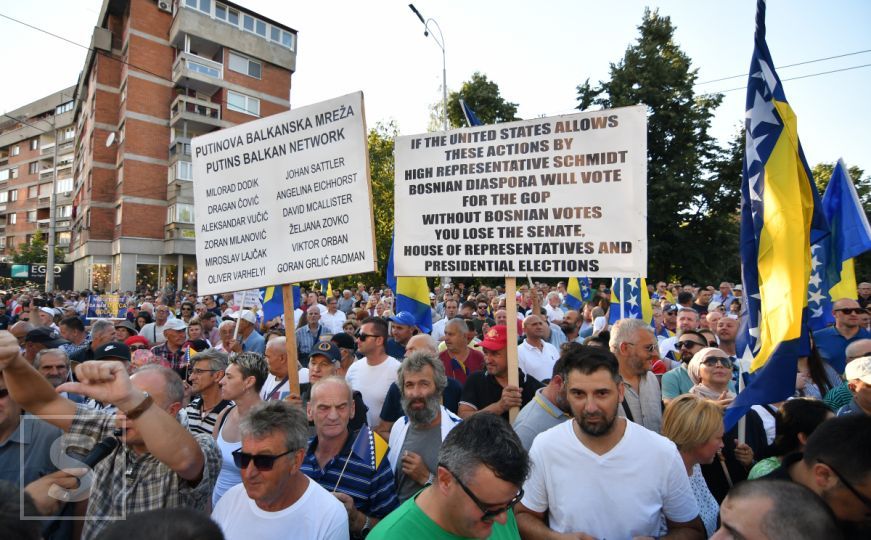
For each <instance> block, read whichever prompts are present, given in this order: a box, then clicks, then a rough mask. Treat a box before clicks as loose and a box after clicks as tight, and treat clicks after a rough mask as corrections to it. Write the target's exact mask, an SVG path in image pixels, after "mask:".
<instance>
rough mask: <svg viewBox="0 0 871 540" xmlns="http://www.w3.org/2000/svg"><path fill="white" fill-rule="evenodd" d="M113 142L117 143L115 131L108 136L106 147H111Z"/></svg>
mask: <svg viewBox="0 0 871 540" xmlns="http://www.w3.org/2000/svg"><path fill="white" fill-rule="evenodd" d="M113 144H115V132H114V131H113V132H112V133H110V134H109V136H108V137H106V148H109V147H110V146H112V145H113Z"/></svg>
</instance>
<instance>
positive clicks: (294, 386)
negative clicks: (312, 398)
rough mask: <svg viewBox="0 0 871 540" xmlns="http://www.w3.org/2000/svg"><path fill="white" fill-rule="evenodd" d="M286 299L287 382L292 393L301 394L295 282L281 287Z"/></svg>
mask: <svg viewBox="0 0 871 540" xmlns="http://www.w3.org/2000/svg"><path fill="white" fill-rule="evenodd" d="M281 291H282V294H283V300H284V337H285V338H286V339H285V351H286V352H287V383H288V385H289V386H290V393H291V394H293V395H296V396H298V395H299V367H298V366H299V361H298V360H297V357H296V318H295V317H294V316H293V312H294V310H295V308H294V305H293V284H292V283H288V284H287V285H285V286H283V287H282V288H281Z"/></svg>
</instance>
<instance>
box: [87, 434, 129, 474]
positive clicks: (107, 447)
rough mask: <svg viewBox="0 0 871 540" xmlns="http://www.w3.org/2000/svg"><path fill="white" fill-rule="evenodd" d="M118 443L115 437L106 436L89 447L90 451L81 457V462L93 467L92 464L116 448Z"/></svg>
mask: <svg viewBox="0 0 871 540" xmlns="http://www.w3.org/2000/svg"><path fill="white" fill-rule="evenodd" d="M118 444H120V443H119V442H118V439H116V438H115V437H106V438H105V439H103V440H102V441H100V442H98V443H97V444H96V445H95V446H94V447H93V448H92V449H91V451H90V452H88V455H86V456H85V457H84V458H82V463H84V464H85V465H87V466H88V467H90V468H92V469H93V468H94V465H96V464H97V463H99V462H100V461H102V460H103V459H105V458H106V456H108V455H109V454H111V453H112V452H114V451H115V449H116V448H118Z"/></svg>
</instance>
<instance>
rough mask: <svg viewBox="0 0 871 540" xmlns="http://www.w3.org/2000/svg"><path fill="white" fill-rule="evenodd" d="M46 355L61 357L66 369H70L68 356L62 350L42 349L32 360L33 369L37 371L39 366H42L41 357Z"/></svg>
mask: <svg viewBox="0 0 871 540" xmlns="http://www.w3.org/2000/svg"><path fill="white" fill-rule="evenodd" d="M47 355H54V356H62V357H63V359H64V364H66V365H67V369H69V368H70V356H69V355H68V354H67V353H66V351H64V350H63V349H43V350H41V351H39V352H38V353H36V358H34V359H33V367H35V368H36V369H39V366H40V364H42V357H43V356H47Z"/></svg>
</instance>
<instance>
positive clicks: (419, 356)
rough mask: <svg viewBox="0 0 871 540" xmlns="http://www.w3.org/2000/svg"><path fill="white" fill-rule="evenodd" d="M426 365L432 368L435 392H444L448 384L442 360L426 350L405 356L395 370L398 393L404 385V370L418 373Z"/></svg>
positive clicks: (440, 393) (438, 393)
mask: <svg viewBox="0 0 871 540" xmlns="http://www.w3.org/2000/svg"><path fill="white" fill-rule="evenodd" d="M426 366H429V367H431V368H432V373H433V378H434V379H435V381H434V382H435V387H436V394H437V395H439V396H440V395H442V394H443V393H444V391H445V387H446V386H447V385H448V377H447V376H446V375H445V366H444V364H442V361H441V360H439V357H438V356H436V355H434V354H432V353H429V352H426V351H415V352H413V353H411V354H410V355H408V356H406V357H405V359H404V360H403V361H402V364H401V365H400V366H399V369H398V370H397V376H396V384H397V386H399V391H400V393H401V392H402V391H403V388H404V387H405V372H406V371H407V372H410V373H420V372H421V371H423V368H425V367H426Z"/></svg>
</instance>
